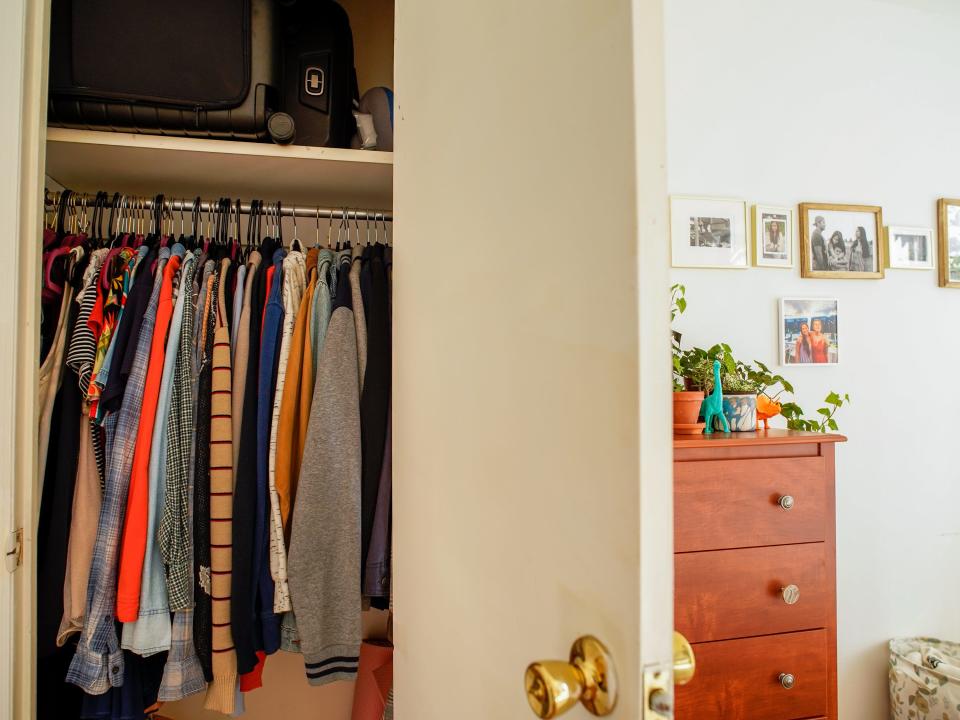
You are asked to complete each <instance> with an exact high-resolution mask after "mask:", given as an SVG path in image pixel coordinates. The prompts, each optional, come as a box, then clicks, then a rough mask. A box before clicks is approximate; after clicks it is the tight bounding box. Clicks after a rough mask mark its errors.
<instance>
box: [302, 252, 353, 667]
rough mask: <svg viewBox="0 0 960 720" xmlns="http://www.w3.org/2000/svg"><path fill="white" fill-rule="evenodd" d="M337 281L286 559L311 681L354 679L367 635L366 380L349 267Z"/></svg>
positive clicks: (304, 658)
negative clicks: (363, 556) (363, 542)
mask: <svg viewBox="0 0 960 720" xmlns="http://www.w3.org/2000/svg"><path fill="white" fill-rule="evenodd" d="M348 260H349V258H348ZM347 269H349V265H348V266H347ZM338 285H339V287H338V288H337V297H336V299H335V301H334V304H333V313H332V315H331V316H330V324H329V327H328V329H327V335H326V339H325V341H324V344H323V350H322V351H321V353H320V358H319V361H318V364H317V380H316V385H315V387H314V391H313V403H312V405H311V408H310V421H309V424H308V426H307V441H306V446H305V449H304V453H303V463H302V465H301V469H300V481H299V483H298V485H297V499H296V502H295V503H294V508H293V527H292V530H291V537H290V551H289V555H288V558H287V575H288V580H289V584H290V598H291V601H292V603H293V611H294V614H295V615H296V617H297V626H298V629H299V631H300V648H301V650H302V651H303V661H304V665H305V668H306V673H307V680H308V681H309V682H310V684H311V685H325V684H326V683H329V682H333V681H335V680H351V679H353V678H354V677H355V676H356V674H357V662H358V660H359V655H360V642H361V639H362V636H361V633H362V627H361V617H360V612H361V597H360V463H361V448H360V385H359V380H358V376H357V367H358V365H357V335H356V329H355V325H354V318H353V310H352V307H351V289H350V282H349V280H348V272H343V273H342V274H341V275H340V282H339V283H338Z"/></svg>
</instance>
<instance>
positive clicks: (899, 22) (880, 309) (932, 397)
mask: <svg viewBox="0 0 960 720" xmlns="http://www.w3.org/2000/svg"><path fill="white" fill-rule="evenodd" d="M665 5H666V19H665V24H666V76H667V127H668V176H669V188H670V192H671V193H673V194H695V195H713V196H726V197H742V198H745V199H746V200H748V201H749V202H751V203H752V202H757V201H760V202H766V203H771V204H778V205H792V206H794V209H795V210H796V208H795V206H796V204H797V203H798V202H801V201H811V202H840V203H863V204H875V205H881V206H883V218H884V222H885V224H894V225H921V226H932V227H935V226H936V217H935V202H936V199H937V198H938V197H958V196H960V175H958V174H957V167H958V160H960V152H958V150H957V148H956V147H954V146H952V145H951V144H950V143H951V142H952V140H953V134H954V133H955V132H956V120H957V118H958V117H960V95H958V94H957V93H956V92H955V85H956V82H955V73H956V47H955V46H956V37H957V35H958V32H960V5H958V4H957V3H956V2H955V1H954V0H842V1H840V2H838V0H805V2H803V3H802V4H801V3H787V2H782V1H781V0H776V1H771V0H671V2H669V3H666V4H665ZM795 250H796V247H795ZM672 276H673V280H674V281H675V282H681V283H684V284H685V285H686V287H687V298H688V300H689V309H688V310H687V313H686V315H685V316H684V317H683V318H682V319H681V320H680V321H679V322H677V323H676V326H677V328H678V329H680V330H682V331H683V338H684V341H685V344H695V345H700V346H708V345H709V344H712V343H713V342H716V341H720V340H724V341H727V342H729V343H730V344H731V345H732V346H733V349H734V352H735V353H736V354H737V355H738V356H741V357H743V358H744V359H747V360H752V359H754V358H756V359H759V360H761V361H764V362H767V363H771V364H772V365H774V366H776V365H777V363H778V357H779V353H778V342H779V332H778V306H777V300H778V298H781V297H784V296H812V297H836V298H839V299H840V313H841V315H840V319H839V329H840V344H841V364H840V365H839V366H836V367H829V368H824V367H821V368H794V367H791V368H788V369H785V370H788V371H789V372H788V373H787V375H788V377H789V378H790V379H792V380H793V381H794V383H795V385H796V386H797V390H798V397H799V402H800V404H801V405H802V406H803V407H805V408H807V409H808V411H813V410H814V408H816V407H817V406H818V401H820V400H821V399H822V398H823V397H824V396H825V395H826V393H827V392H828V391H829V390H837V391H844V392H849V393H850V395H851V397H852V400H853V402H852V404H851V405H850V406H849V407H848V408H843V409H842V410H841V412H840V415H839V416H838V420H839V423H840V428H841V431H842V432H843V433H845V434H846V435H847V436H848V437H849V440H850V441H849V442H848V443H847V444H845V445H841V446H839V447H838V449H837V545H838V568H837V569H838V578H837V581H838V602H839V617H838V621H839V651H838V653H839V684H840V717H842V718H848V719H849V720H859V719H860V718H879V717H885V716H886V715H885V713H886V707H887V695H886V687H887V671H886V664H885V663H886V657H887V651H886V643H887V641H888V640H889V639H890V638H892V637H896V636H911V635H931V636H936V637H941V638H946V639H952V640H960V614H958V613H957V601H956V598H957V597H958V596H960V516H958V514H957V510H956V509H957V507H958V506H960V483H958V482H957V480H958V471H957V468H956V464H955V462H954V456H953V448H954V447H955V446H956V430H955V425H954V423H953V421H952V417H951V415H950V408H951V405H952V400H954V399H955V398H956V397H957V390H956V383H955V381H954V378H953V374H954V373H953V372H952V371H951V368H952V367H953V365H954V364H955V362H956V358H957V357H958V355H960V326H958V324H957V323H956V322H955V320H954V318H955V317H956V315H955V313H958V312H960V292H957V291H956V290H948V289H940V288H938V287H937V275H936V273H935V272H934V271H907V270H888V271H887V276H886V278H885V279H883V280H804V279H801V278H800V270H799V265H797V267H795V268H794V269H793V270H774V269H766V268H763V269H760V268H754V269H750V270H745V271H744V270H688V269H674V270H673V273H672Z"/></svg>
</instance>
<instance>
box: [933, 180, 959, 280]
mask: <svg viewBox="0 0 960 720" xmlns="http://www.w3.org/2000/svg"><path fill="white" fill-rule="evenodd" d="M937 218H938V221H937V224H938V227H937V232H938V233H939V234H940V287H953V288H955V287H960V200H951V199H949V198H941V199H940V200H939V201H937Z"/></svg>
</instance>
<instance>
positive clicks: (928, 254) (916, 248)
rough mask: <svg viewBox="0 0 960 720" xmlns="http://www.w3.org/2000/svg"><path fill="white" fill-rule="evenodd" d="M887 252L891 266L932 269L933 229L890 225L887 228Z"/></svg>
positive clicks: (899, 268) (905, 268)
mask: <svg viewBox="0 0 960 720" xmlns="http://www.w3.org/2000/svg"><path fill="white" fill-rule="evenodd" d="M887 252H888V257H889V258H890V261H889V265H890V267H891V268H896V269H898V270H932V269H933V267H934V265H933V230H932V229H931V228H922V227H894V226H890V227H888V228H887Z"/></svg>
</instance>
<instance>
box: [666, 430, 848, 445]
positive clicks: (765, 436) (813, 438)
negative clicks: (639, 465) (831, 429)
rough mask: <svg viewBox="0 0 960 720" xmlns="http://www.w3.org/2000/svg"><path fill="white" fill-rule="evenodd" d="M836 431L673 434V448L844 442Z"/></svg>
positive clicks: (844, 439) (842, 437)
mask: <svg viewBox="0 0 960 720" xmlns="http://www.w3.org/2000/svg"><path fill="white" fill-rule="evenodd" d="M846 441H847V438H846V437H844V436H843V435H837V434H836V433H815V432H802V431H800V430H775V429H770V430H758V431H756V432H735V433H722V432H715V433H712V434H710V435H703V434H700V435H674V436H673V447H674V448H706V447H743V446H745V445H798V444H802V443H837V442H846Z"/></svg>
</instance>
